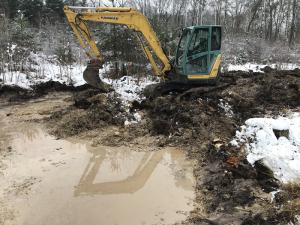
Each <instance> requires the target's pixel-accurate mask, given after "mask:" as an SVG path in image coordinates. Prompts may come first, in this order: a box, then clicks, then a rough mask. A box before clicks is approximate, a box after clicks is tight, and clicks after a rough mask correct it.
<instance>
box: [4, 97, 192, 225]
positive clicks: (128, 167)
mask: <svg viewBox="0 0 300 225" xmlns="http://www.w3.org/2000/svg"><path fill="white" fill-rule="evenodd" d="M62 95H64V97H63V98H61V97H60V98H57V96H53V95H52V96H50V97H49V96H47V97H46V98H43V99H38V100H35V101H32V102H31V103H29V104H28V103H27V104H23V105H14V106H4V107H2V109H1V111H0V114H1V116H0V118H1V122H0V124H1V127H0V133H1V136H0V137H1V138H0V141H1V153H2V154H1V175H0V176H1V180H0V187H1V188H0V207H1V209H0V212H1V216H0V222H1V223H0V224H30V225H40V224H43V225H46V224H49V225H50V224H51V225H62V224H64V225H66V224H72V225H73V224H90V225H92V224H174V223H175V222H180V221H182V220H185V219H186V218H187V216H188V215H189V212H190V211H191V210H193V209H194V203H193V202H194V199H195V191H194V188H195V178H194V176H193V162H192V161H189V160H187V159H186V157H185V153H184V152H183V151H181V150H180V149H177V148H170V147H166V148H160V149H159V148H156V149H153V150H152V151H146V152H143V151H141V150H140V149H139V151H135V149H134V148H130V147H108V146H97V147H92V146H91V145H90V143H88V142H87V141H86V140H80V139H78V138H69V139H57V138H55V137H54V136H51V135H49V134H48V133H47V131H46V130H45V128H44V127H43V125H42V124H40V123H39V124H38V123H35V122H33V121H35V120H39V119H41V118H44V117H47V116H48V114H47V112H49V110H50V111H51V112H52V111H53V110H55V109H58V108H63V107H65V105H66V104H67V102H65V101H64V100H63V99H65V98H68V95H66V94H62ZM60 96H61V95H60Z"/></svg>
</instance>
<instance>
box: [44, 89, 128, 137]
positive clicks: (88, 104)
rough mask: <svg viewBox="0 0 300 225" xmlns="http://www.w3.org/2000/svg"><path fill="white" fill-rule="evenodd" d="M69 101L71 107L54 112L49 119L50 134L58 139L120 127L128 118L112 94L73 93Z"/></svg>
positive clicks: (89, 91)
mask: <svg viewBox="0 0 300 225" xmlns="http://www.w3.org/2000/svg"><path fill="white" fill-rule="evenodd" d="M69 100H71V101H73V102H74V104H73V105H72V106H71V107H68V108H66V109H64V110H63V111H59V112H55V113H53V114H52V115H51V117H50V118H49V122H50V123H49V124H50V125H51V124H52V126H51V127H52V133H54V134H55V135H56V136H58V137H67V136H73V135H77V134H80V133H82V132H85V131H88V130H93V129H103V128H105V127H107V126H108V125H116V126H122V125H123V124H124V121H125V120H126V118H127V116H128V115H127V114H128V113H127V112H126V111H125V109H124V106H123V105H122V102H121V100H120V98H118V96H117V95H116V94H114V93H110V94H104V93H101V91H98V90H97V89H87V90H84V91H79V92H77V93H74V95H73V97H72V99H69Z"/></svg>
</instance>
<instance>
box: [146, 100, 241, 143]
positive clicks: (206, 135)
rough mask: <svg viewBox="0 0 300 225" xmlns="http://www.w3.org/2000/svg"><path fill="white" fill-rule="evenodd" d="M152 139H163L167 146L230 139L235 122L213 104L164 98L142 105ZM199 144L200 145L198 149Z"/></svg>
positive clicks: (211, 102)
mask: <svg viewBox="0 0 300 225" xmlns="http://www.w3.org/2000/svg"><path fill="white" fill-rule="evenodd" d="M142 105H143V107H144V109H145V110H146V111H147V116H148V118H149V130H150V132H151V134H152V135H164V136H165V140H164V141H165V144H168V143H171V144H178V145H186V144H189V145H194V146H199V145H202V144H203V143H207V142H211V141H213V140H215V139H227V138H229V137H231V136H232V135H233V134H234V132H235V128H236V127H235V125H234V124H235V123H234V120H232V119H231V118H229V117H227V116H225V115H224V112H223V111H222V109H221V108H220V107H219V106H218V103H217V102H216V101H214V100H203V99H200V98H199V99H195V100H177V99H176V96H173V95H169V96H162V97H158V98H156V99H154V100H146V101H145V102H143V103H142ZM197 143H199V145H197Z"/></svg>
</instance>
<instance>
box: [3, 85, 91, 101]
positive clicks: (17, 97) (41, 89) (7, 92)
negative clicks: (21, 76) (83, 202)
mask: <svg viewBox="0 0 300 225" xmlns="http://www.w3.org/2000/svg"><path fill="white" fill-rule="evenodd" d="M86 89H91V87H90V86H89V85H81V86H77V87H74V86H72V85H67V84H62V83H60V82H57V81H47V82H44V83H39V84H35V85H32V86H30V89H25V88H22V87H19V86H9V85H0V98H3V99H6V100H8V101H10V102H18V101H26V100H30V99H33V98H39V97H42V96H44V95H46V94H48V93H50V92H58V91H62V92H70V91H71V92H78V91H82V90H86Z"/></svg>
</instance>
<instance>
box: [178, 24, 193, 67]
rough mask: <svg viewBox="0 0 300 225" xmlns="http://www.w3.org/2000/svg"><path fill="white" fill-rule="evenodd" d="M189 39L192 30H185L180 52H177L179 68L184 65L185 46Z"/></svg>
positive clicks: (179, 48) (180, 42)
mask: <svg viewBox="0 0 300 225" xmlns="http://www.w3.org/2000/svg"><path fill="white" fill-rule="evenodd" d="M189 37H190V30H188V29H186V30H184V31H183V33H182V36H181V39H180V41H179V45H178V50H177V57H176V63H177V65H178V66H182V64H183V59H184V51H185V46H186V42H187V41H188V39H189Z"/></svg>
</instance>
